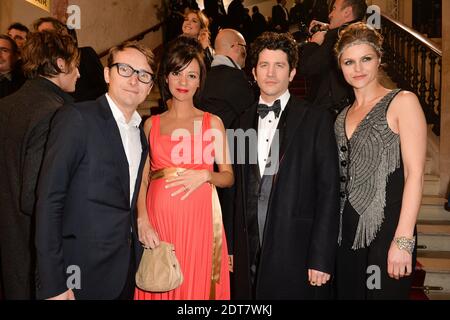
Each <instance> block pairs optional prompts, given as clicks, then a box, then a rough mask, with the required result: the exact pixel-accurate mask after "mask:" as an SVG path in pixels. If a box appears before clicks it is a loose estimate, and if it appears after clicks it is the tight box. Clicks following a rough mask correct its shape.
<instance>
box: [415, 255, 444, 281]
mask: <svg viewBox="0 0 450 320" xmlns="http://www.w3.org/2000/svg"><path fill="white" fill-rule="evenodd" d="M417 259H418V260H419V262H420V264H421V265H422V269H424V270H425V271H426V272H427V274H428V273H443V274H447V276H448V277H449V279H450V251H429V250H425V251H419V252H417ZM426 285H431V284H427V283H426Z"/></svg>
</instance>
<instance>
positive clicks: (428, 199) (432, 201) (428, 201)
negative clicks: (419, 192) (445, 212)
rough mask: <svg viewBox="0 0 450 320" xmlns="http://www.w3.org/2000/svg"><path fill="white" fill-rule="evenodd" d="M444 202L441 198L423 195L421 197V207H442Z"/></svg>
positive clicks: (445, 200)
mask: <svg viewBox="0 0 450 320" xmlns="http://www.w3.org/2000/svg"><path fill="white" fill-rule="evenodd" d="M446 202H447V199H445V198H442V197H441V196H433V195H424V196H423V197H422V205H435V206H440V207H443V206H444V204H445V203H446Z"/></svg>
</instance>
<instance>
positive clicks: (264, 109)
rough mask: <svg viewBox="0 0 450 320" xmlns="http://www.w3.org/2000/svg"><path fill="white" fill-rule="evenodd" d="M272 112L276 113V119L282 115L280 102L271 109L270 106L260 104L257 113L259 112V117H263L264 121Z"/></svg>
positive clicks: (275, 103)
mask: <svg viewBox="0 0 450 320" xmlns="http://www.w3.org/2000/svg"><path fill="white" fill-rule="evenodd" d="M271 111H273V112H274V113H275V119H276V118H278V117H279V116H280V113H281V102H280V100H276V101H275V102H274V103H273V106H271V107H269V106H268V105H265V104H258V108H257V112H258V114H259V116H260V117H261V119H264V118H265V117H266V116H267V115H268V114H269V112H271Z"/></svg>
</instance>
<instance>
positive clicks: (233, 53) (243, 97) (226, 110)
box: [200, 29, 255, 129]
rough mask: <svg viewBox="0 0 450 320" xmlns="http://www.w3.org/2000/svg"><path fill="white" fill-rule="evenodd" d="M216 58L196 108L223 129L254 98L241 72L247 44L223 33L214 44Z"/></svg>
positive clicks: (231, 32)
mask: <svg viewBox="0 0 450 320" xmlns="http://www.w3.org/2000/svg"><path fill="white" fill-rule="evenodd" d="M214 47H215V50H216V55H215V56H214V60H213V62H212V64H211V69H210V70H209V71H208V75H207V77H206V81H205V87H204V89H203V93H202V102H201V104H200V106H201V107H202V108H203V110H204V111H207V112H210V113H213V114H215V115H217V116H219V117H220V118H221V119H222V121H223V124H224V125H225V128H226V129H229V128H231V127H232V125H233V122H234V121H235V120H236V119H237V118H238V117H239V115H240V114H241V113H243V112H244V111H245V110H246V109H247V108H248V107H249V106H250V105H251V104H252V103H253V102H254V99H255V97H254V94H253V91H252V88H251V86H250V82H249V81H248V79H247V77H246V75H245V72H244V71H243V70H242V68H244V67H245V59H246V58H247V49H246V47H247V44H246V42H245V39H244V37H243V36H242V34H240V33H239V32H237V31H236V30H233V29H223V30H221V31H220V32H219V34H218V35H217V38H216V41H215V43H214Z"/></svg>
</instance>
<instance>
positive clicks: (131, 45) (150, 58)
mask: <svg viewBox="0 0 450 320" xmlns="http://www.w3.org/2000/svg"><path fill="white" fill-rule="evenodd" d="M125 49H136V50H137V51H139V52H140V53H142V54H143V55H144V56H145V58H146V59H147V63H148V65H149V66H150V68H151V69H152V71H153V72H156V63H155V56H154V54H153V52H152V51H151V50H150V49H149V48H147V47H145V46H143V45H142V44H140V43H139V42H137V41H132V42H125V43H122V44H120V45H118V46H115V47H112V48H111V49H110V50H109V55H108V67H111V66H112V65H113V64H114V63H115V61H114V59H115V56H116V54H117V53H118V52H122V51H124V50H125Z"/></svg>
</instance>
